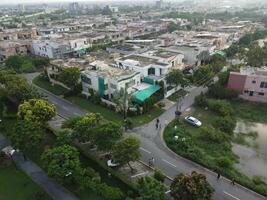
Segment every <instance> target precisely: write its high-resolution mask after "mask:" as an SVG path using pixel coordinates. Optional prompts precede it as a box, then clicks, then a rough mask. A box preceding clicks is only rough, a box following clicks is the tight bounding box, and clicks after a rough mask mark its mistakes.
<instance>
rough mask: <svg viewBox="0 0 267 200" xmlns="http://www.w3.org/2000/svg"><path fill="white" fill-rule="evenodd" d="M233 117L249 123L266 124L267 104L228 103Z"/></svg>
mask: <svg viewBox="0 0 267 200" xmlns="http://www.w3.org/2000/svg"><path fill="white" fill-rule="evenodd" d="M230 103H231V105H232V108H233V110H234V116H235V117H237V118H241V119H242V120H247V121H249V122H258V123H267V104H266V103H265V104H264V103H256V102H249V101H244V100H232V101H230Z"/></svg>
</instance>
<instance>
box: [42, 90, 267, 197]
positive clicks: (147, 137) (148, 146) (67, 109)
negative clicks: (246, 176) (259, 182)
mask: <svg viewBox="0 0 267 200" xmlns="http://www.w3.org/2000/svg"><path fill="white" fill-rule="evenodd" d="M39 90H40V91H41V92H42V93H44V94H45V95H46V96H47V99H48V100H49V101H50V102H52V103H54V104H55V105H56V108H57V112H58V114H59V115H60V116H62V117H64V118H70V117H75V116H80V115H84V114H85V113H87V111H85V110H83V109H81V108H80V107H78V106H76V105H74V104H72V103H70V102H68V101H67V100H65V99H62V98H60V97H58V96H56V95H53V94H51V93H49V92H47V91H46V90H43V89H41V88H39ZM206 91H207V88H203V87H196V88H193V89H191V90H190V92H189V94H188V96H186V97H185V98H184V99H183V101H181V102H180V103H181V109H182V110H186V109H187V108H189V107H190V106H191V105H192V104H193V102H194V98H195V97H196V96H198V95H199V94H200V93H201V92H206ZM175 110H176V105H173V106H172V107H171V108H169V109H168V110H167V111H165V112H164V113H163V114H162V115H161V116H160V117H159V120H160V121H161V124H162V130H161V131H158V130H156V128H155V120H154V121H152V122H150V123H148V124H146V125H144V126H142V127H139V128H136V129H134V130H133V131H131V132H130V133H127V134H134V135H136V136H138V137H139V138H140V139H141V152H142V161H144V162H146V163H148V160H149V159H150V158H152V157H153V158H154V159H155V167H158V168H160V169H161V170H162V171H163V172H164V173H165V174H166V175H167V176H169V177H170V178H174V176H175V175H176V174H178V173H181V172H188V173H190V172H192V171H197V172H201V173H204V174H206V176H207V178H208V180H209V182H210V184H211V185H212V186H213V188H214V189H215V192H214V196H213V199H215V200H264V199H265V200H266V199H267V198H265V197H263V196H261V195H259V194H257V193H255V192H253V191H251V190H249V189H247V188H245V187H243V186H241V185H238V184H235V186H233V185H232V184H231V181H230V180H228V179H226V178H224V177H221V179H220V180H217V178H216V177H217V174H216V173H214V172H212V171H210V170H208V169H206V168H204V167H203V166H200V165H198V164H196V163H194V162H192V161H189V160H187V159H184V158H182V157H180V156H178V155H176V154H175V153H173V152H172V151H171V150H170V149H168V148H167V147H166V145H165V142H164V140H163V139H162V131H163V129H164V126H165V124H168V123H169V122H171V121H172V120H173V119H174V118H175Z"/></svg>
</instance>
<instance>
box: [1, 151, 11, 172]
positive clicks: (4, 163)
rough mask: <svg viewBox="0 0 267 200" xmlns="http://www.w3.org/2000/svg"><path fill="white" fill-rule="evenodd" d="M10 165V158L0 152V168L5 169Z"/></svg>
mask: <svg viewBox="0 0 267 200" xmlns="http://www.w3.org/2000/svg"><path fill="white" fill-rule="evenodd" d="M10 164H11V160H10V158H9V157H8V156H7V155H6V154H5V153H4V152H3V151H0V167H3V168H5V167H7V166H9V165H10Z"/></svg>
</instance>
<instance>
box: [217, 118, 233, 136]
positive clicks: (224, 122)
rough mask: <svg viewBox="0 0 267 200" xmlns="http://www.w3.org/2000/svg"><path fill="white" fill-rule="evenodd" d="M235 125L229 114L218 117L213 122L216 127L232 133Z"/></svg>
mask: <svg viewBox="0 0 267 200" xmlns="http://www.w3.org/2000/svg"><path fill="white" fill-rule="evenodd" d="M235 125H236V121H235V120H234V119H233V118H232V117H230V116H225V117H220V118H219V119H217V120H216V122H215V127H216V128H218V129H219V130H220V131H223V132H225V133H228V134H232V133H233V131H234V129H235Z"/></svg>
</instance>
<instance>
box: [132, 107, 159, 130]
mask: <svg viewBox="0 0 267 200" xmlns="http://www.w3.org/2000/svg"><path fill="white" fill-rule="evenodd" d="M163 112H164V110H163V109H160V108H158V107H154V108H152V110H150V111H149V112H147V113H145V114H143V115H138V116H133V117H130V119H131V120H132V122H133V126H134V127H138V126H142V125H144V124H147V123H149V122H151V121H152V120H153V119H156V118H157V117H159V116H160V115H161V114H162V113H163Z"/></svg>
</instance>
